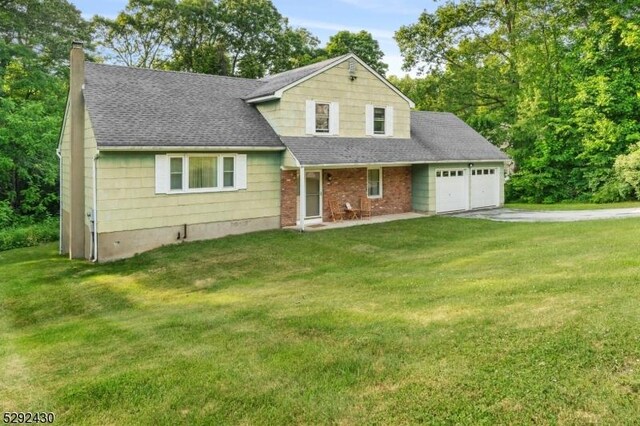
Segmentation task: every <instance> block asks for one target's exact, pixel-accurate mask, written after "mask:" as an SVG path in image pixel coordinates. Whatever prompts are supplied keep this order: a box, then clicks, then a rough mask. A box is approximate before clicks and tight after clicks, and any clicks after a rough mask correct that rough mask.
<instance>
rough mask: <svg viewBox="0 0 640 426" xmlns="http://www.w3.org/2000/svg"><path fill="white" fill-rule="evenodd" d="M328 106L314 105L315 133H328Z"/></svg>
mask: <svg viewBox="0 0 640 426" xmlns="http://www.w3.org/2000/svg"><path fill="white" fill-rule="evenodd" d="M329 113H330V104H323V103H319V102H317V103H316V133H329Z"/></svg>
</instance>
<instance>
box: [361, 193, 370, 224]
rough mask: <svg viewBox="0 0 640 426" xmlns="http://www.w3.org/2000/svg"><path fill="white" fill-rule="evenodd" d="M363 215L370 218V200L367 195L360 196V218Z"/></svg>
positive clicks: (362, 217)
mask: <svg viewBox="0 0 640 426" xmlns="http://www.w3.org/2000/svg"><path fill="white" fill-rule="evenodd" d="M365 217H367V218H368V219H371V200H370V199H368V198H367V197H360V219H364V218H365Z"/></svg>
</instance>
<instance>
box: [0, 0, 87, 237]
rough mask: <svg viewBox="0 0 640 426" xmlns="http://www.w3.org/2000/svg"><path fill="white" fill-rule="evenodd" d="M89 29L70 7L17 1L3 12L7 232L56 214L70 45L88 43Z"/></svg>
mask: <svg viewBox="0 0 640 426" xmlns="http://www.w3.org/2000/svg"><path fill="white" fill-rule="evenodd" d="M88 30H89V25H88V23H87V22H86V21H84V20H83V19H82V17H81V15H80V12H79V11H78V10H77V9H76V8H75V7H74V6H73V5H71V4H70V3H69V2H67V1H65V0H17V1H11V2H6V4H5V5H4V7H3V8H2V9H0V210H1V212H0V216H2V222H3V225H11V224H12V223H15V222H21V221H33V220H40V219H43V218H44V217H46V216H48V215H54V214H57V211H58V198H57V190H56V189H57V185H58V162H57V158H56V155H55V149H56V145H57V142H58V136H59V134H60V127H61V124H62V116H63V112H64V104H65V100H66V91H67V87H66V77H65V76H66V69H67V67H66V64H67V57H68V52H69V47H70V40H85V41H86V40H88V39H89V35H88ZM88 47H90V45H89V46H88Z"/></svg>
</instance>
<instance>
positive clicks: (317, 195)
mask: <svg viewBox="0 0 640 426" xmlns="http://www.w3.org/2000/svg"><path fill="white" fill-rule="evenodd" d="M305 182H306V188H307V200H306V203H307V216H306V217H305V218H317V217H321V216H322V210H321V206H322V173H320V172H319V171H317V172H306V173H305Z"/></svg>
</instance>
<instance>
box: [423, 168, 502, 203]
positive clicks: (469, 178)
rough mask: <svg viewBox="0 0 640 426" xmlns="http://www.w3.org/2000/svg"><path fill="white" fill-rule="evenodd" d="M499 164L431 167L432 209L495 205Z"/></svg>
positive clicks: (498, 192) (499, 173)
mask: <svg viewBox="0 0 640 426" xmlns="http://www.w3.org/2000/svg"><path fill="white" fill-rule="evenodd" d="M500 170H501V169H500V168H499V167H471V168H468V167H447V168H437V169H436V170H435V212H436V213H446V212H454V211H462V210H469V209H479V208H486V207H496V206H499V205H500V203H501V201H500V198H501V197H500V194H501V191H502V189H501V181H500V176H501V172H500Z"/></svg>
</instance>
